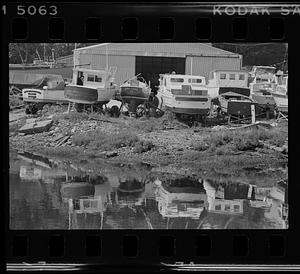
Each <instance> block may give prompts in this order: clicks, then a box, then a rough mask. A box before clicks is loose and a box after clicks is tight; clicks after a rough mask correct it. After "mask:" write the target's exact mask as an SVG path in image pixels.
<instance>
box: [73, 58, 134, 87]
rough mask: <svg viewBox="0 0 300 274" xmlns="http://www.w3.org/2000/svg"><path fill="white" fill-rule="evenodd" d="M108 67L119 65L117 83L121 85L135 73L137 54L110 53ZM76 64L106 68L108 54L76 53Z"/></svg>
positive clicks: (92, 67) (93, 67)
mask: <svg viewBox="0 0 300 274" xmlns="http://www.w3.org/2000/svg"><path fill="white" fill-rule="evenodd" d="M107 59H108V67H110V66H115V67H117V72H116V77H115V83H116V84H118V85H120V84H122V83H123V82H124V81H125V80H127V79H129V78H131V77H133V76H134V75H135V56H120V55H118V56H117V55H108V58H107ZM74 60H75V64H80V65H81V67H86V68H91V69H105V67H106V55H102V54H82V53H81V54H74Z"/></svg>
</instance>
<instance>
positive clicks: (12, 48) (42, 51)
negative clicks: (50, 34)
mask: <svg viewBox="0 0 300 274" xmlns="http://www.w3.org/2000/svg"><path fill="white" fill-rule="evenodd" d="M90 45H93V44H91V43H10V44H9V63H10V64H23V63H24V64H29V63H32V62H33V60H34V59H41V60H44V61H50V60H52V57H54V59H55V58H58V57H62V56H66V55H70V54H73V50H74V49H75V47H76V48H81V47H86V46H90Z"/></svg>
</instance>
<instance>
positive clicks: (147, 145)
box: [133, 141, 154, 153]
mask: <svg viewBox="0 0 300 274" xmlns="http://www.w3.org/2000/svg"><path fill="white" fill-rule="evenodd" d="M153 147H154V144H153V143H152V142H151V141H138V142H137V143H136V144H135V146H134V149H133V152H135V153H144V152H147V151H149V150H151V149H152V148H153Z"/></svg>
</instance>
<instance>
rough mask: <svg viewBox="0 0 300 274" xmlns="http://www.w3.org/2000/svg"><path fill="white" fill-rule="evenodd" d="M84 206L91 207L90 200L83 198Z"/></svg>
mask: <svg viewBox="0 0 300 274" xmlns="http://www.w3.org/2000/svg"><path fill="white" fill-rule="evenodd" d="M83 207H84V208H89V207H90V202H89V201H88V200H83Z"/></svg>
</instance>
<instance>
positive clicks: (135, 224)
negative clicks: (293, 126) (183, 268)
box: [9, 151, 287, 230]
mask: <svg viewBox="0 0 300 274" xmlns="http://www.w3.org/2000/svg"><path fill="white" fill-rule="evenodd" d="M9 179H10V180H9V192H10V228H11V229H19V230H20V229H251V228H253V229H270V228H274V229H282V228H287V217H285V216H286V215H287V207H286V195H285V194H286V193H285V192H287V191H286V189H285V188H284V187H282V186H281V187H280V186H279V187H273V188H258V187H254V186H253V187H252V186H249V185H245V184H242V183H230V182H227V183H224V182H222V183H221V182H216V181H212V180H207V179H206V180H203V179H201V178H200V179H199V178H194V177H188V176H180V177H179V176H175V175H172V176H171V175H170V176H168V174H163V173H161V175H160V174H159V173H157V172H154V169H153V167H151V166H149V165H141V166H139V167H138V168H136V169H135V172H131V170H129V169H124V168H122V167H121V166H120V167H119V168H118V167H115V168H114V169H112V170H110V169H109V168H107V166H105V167H104V166H99V169H98V171H97V172H89V171H82V170H80V169H78V168H77V167H74V166H72V165H64V166H63V167H62V166H61V165H59V164H57V162H53V161H52V160H50V159H47V158H44V157H40V156H37V155H33V154H30V153H26V152H23V153H17V152H15V151H11V152H10V177H9ZM284 220H285V221H284Z"/></svg>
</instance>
